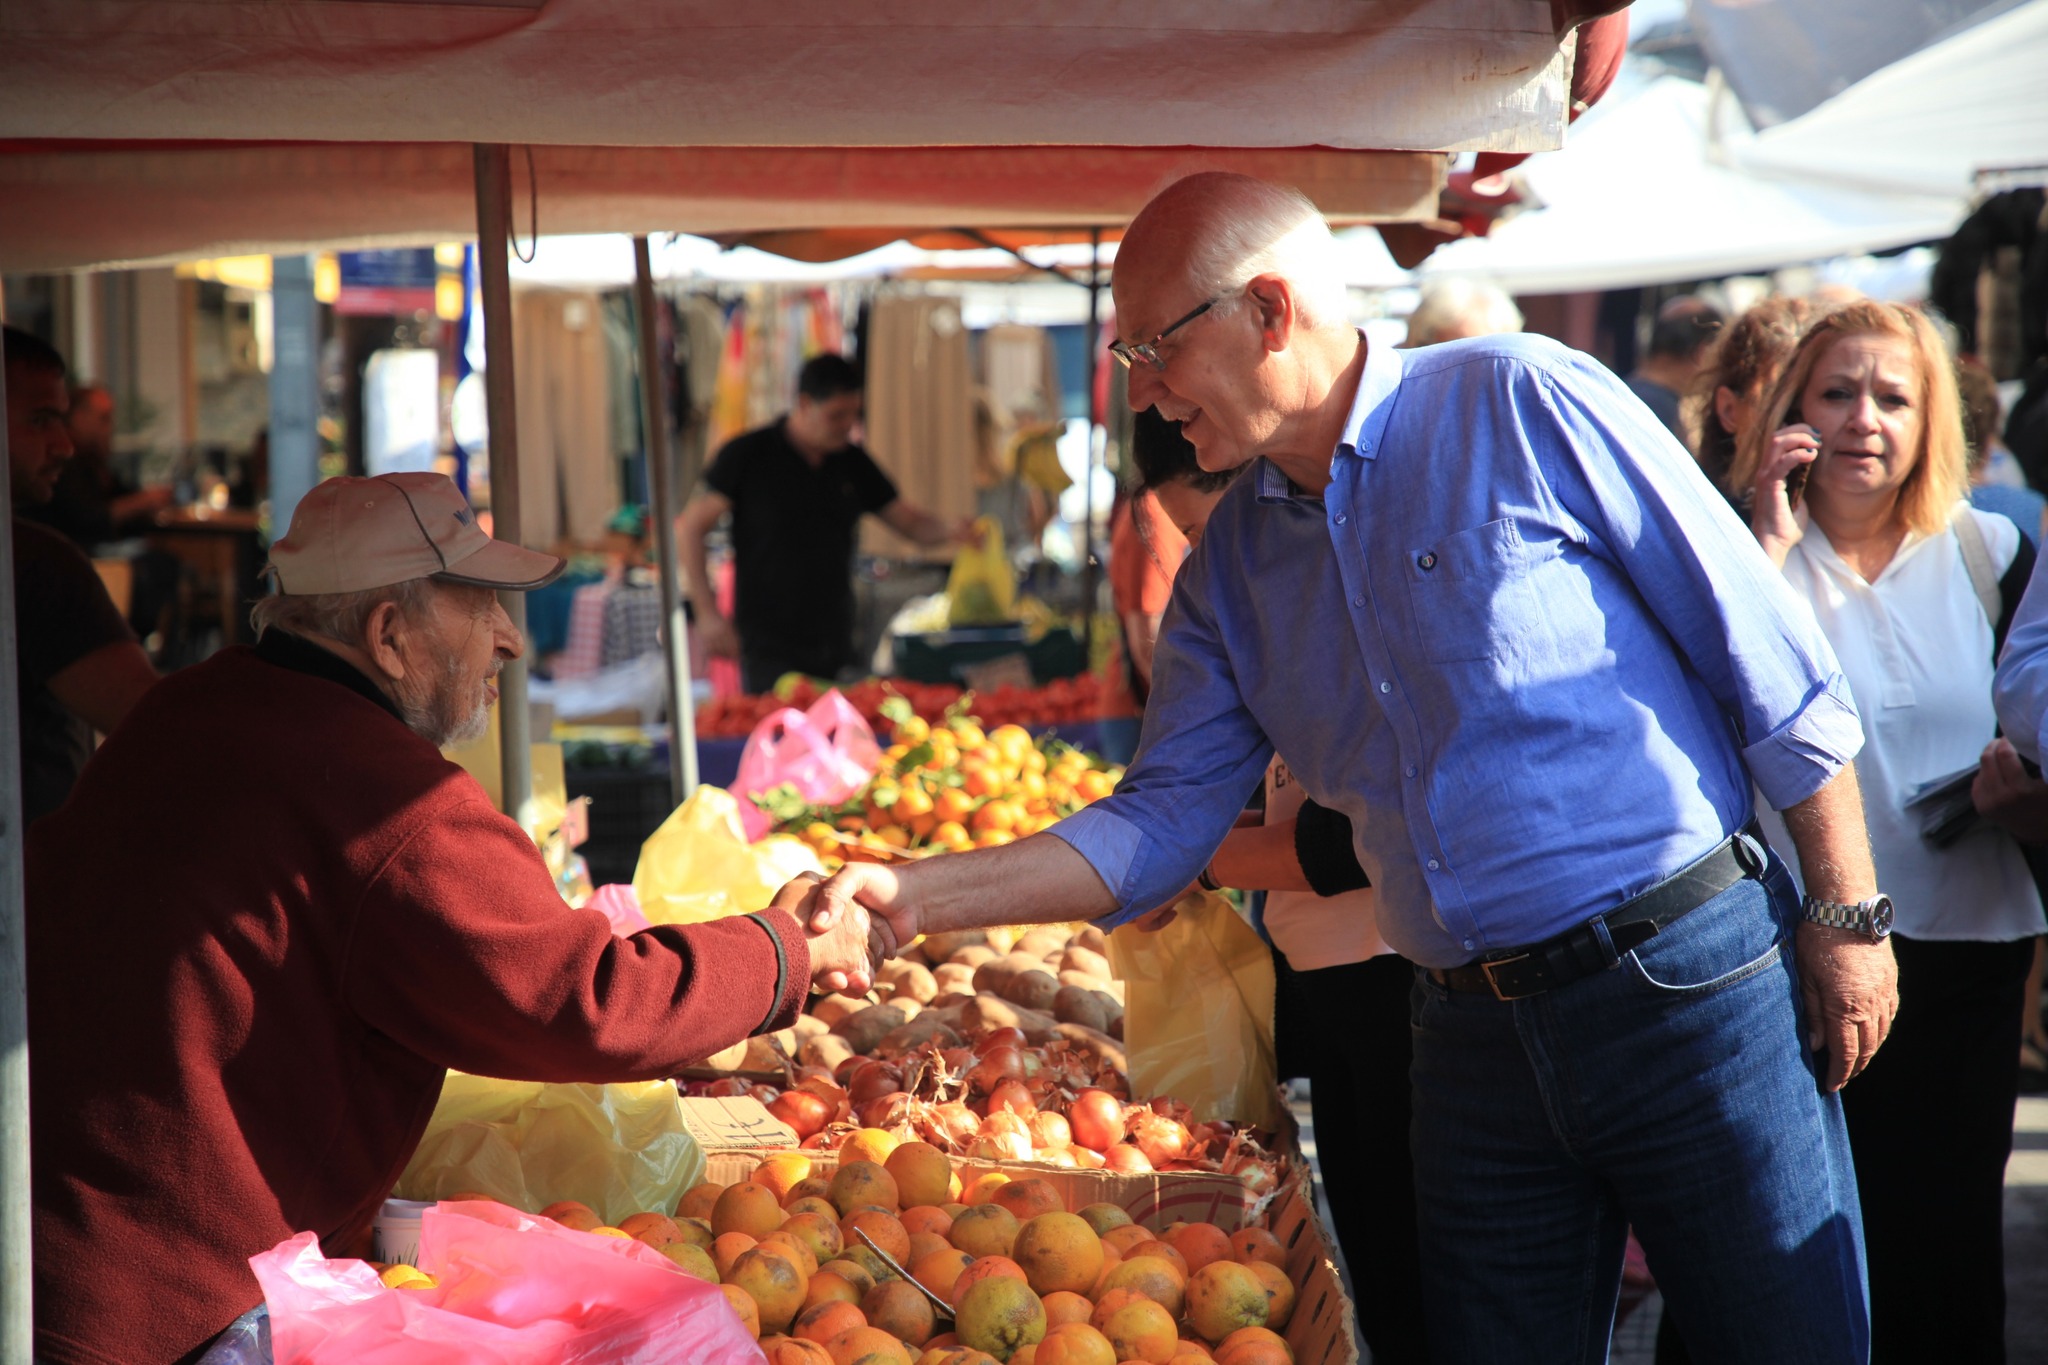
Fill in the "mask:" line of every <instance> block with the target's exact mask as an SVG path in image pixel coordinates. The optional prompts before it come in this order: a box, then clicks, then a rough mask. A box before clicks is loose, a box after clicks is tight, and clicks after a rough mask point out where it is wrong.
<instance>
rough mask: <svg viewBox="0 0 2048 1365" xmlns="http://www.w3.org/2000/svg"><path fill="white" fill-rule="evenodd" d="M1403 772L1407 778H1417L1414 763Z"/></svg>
mask: <svg viewBox="0 0 2048 1365" xmlns="http://www.w3.org/2000/svg"><path fill="white" fill-rule="evenodd" d="M1401 771H1402V773H1404V774H1405V775H1407V776H1409V777H1413V776H1415V765H1414V764H1413V763H1410V764H1409V765H1408V766H1407V767H1405V768H1403V769H1401Z"/></svg>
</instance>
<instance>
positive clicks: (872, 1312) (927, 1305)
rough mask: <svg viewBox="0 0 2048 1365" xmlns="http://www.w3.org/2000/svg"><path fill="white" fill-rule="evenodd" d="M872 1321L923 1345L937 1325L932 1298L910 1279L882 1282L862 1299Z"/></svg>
mask: <svg viewBox="0 0 2048 1365" xmlns="http://www.w3.org/2000/svg"><path fill="white" fill-rule="evenodd" d="M860 1307H861V1311H862V1312H863V1313H866V1314H867V1316H868V1321H869V1322H870V1323H872V1324H873V1325H875V1326H876V1327H879V1328H881V1329H882V1330H883V1331H884V1332H887V1333H888V1334H889V1335H890V1336H892V1337H895V1338H896V1339H897V1340H899V1341H902V1342H904V1343H906V1344H908V1345H911V1346H922V1345H923V1344H924V1343H925V1342H927V1341H929V1340H930V1339H931V1335H932V1332H933V1330H934V1329H935V1328H936V1326H937V1319H936V1317H935V1315H934V1314H933V1312H932V1305H931V1300H929V1299H927V1298H926V1297H925V1296H924V1295H923V1294H922V1293H921V1292H920V1291H919V1290H918V1288H917V1286H916V1285H914V1284H911V1283H910V1282H908V1281H907V1280H891V1281H889V1282H888V1283H887V1284H878V1285H876V1286H875V1287H874V1288H873V1289H870V1290H869V1291H868V1293H867V1297H866V1298H864V1299H862V1300H861V1301H860Z"/></svg>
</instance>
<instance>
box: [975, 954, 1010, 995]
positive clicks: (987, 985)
mask: <svg viewBox="0 0 2048 1365" xmlns="http://www.w3.org/2000/svg"><path fill="white" fill-rule="evenodd" d="M1016 975H1017V964H1015V963H1014V962H1011V961H1010V960H1009V959H1008V958H1004V957H999V958H994V959H992V960H990V961H988V962H984V963H982V964H981V965H980V966H979V967H976V968H975V969H974V989H975V990H977V991H986V992H988V993H989V994H991V995H1001V994H1002V993H1003V988H1004V987H1006V986H1008V985H1009V984H1010V982H1011V980H1012V979H1013V978H1015V976H1016Z"/></svg>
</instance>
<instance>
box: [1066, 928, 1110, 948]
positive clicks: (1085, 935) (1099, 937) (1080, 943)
mask: <svg viewBox="0 0 2048 1365" xmlns="http://www.w3.org/2000/svg"><path fill="white" fill-rule="evenodd" d="M1067 946H1068V947H1071V948H1086V949H1087V950H1088V951H1089V952H1091V953H1104V954H1107V953H1108V952H1109V935H1108V934H1105V933H1103V932H1102V931H1101V930H1100V929H1098V928H1096V927H1095V926H1094V925H1092V924H1084V925H1082V926H1081V927H1080V928H1079V929H1077V930H1075V931H1074V936H1073V937H1072V938H1070V939H1068V940H1067Z"/></svg>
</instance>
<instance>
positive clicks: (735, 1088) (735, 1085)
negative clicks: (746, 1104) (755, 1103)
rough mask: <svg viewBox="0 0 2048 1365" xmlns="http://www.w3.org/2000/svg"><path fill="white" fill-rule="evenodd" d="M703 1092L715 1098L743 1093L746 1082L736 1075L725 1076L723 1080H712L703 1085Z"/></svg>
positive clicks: (745, 1091)
mask: <svg viewBox="0 0 2048 1365" xmlns="http://www.w3.org/2000/svg"><path fill="white" fill-rule="evenodd" d="M703 1093H704V1094H706V1095H710V1096H714V1097H717V1098H729V1097H732V1096H735V1095H744V1094H746V1093H747V1083H746V1082H745V1081H743V1080H741V1079H740V1078H739V1077H737V1076H727V1077H726V1078H725V1079H724V1080H721V1081H713V1082H711V1084H709V1085H707V1086H705V1087H704V1090H703Z"/></svg>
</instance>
